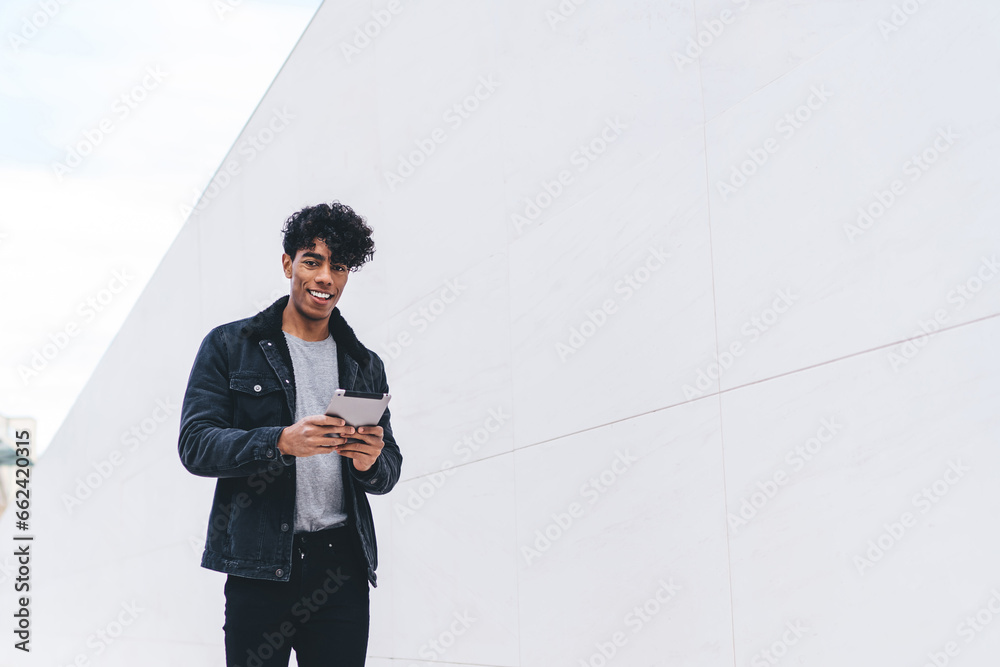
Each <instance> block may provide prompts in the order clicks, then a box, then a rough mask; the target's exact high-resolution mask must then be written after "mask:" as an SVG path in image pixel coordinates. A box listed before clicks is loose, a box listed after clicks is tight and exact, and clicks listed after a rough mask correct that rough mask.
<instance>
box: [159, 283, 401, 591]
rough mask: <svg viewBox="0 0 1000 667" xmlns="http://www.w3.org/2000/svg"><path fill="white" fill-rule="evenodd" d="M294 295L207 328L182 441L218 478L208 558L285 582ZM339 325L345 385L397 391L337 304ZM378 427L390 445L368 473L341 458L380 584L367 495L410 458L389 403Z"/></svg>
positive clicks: (181, 448) (196, 466)
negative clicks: (288, 336) (285, 323)
mask: <svg viewBox="0 0 1000 667" xmlns="http://www.w3.org/2000/svg"><path fill="white" fill-rule="evenodd" d="M287 303H288V296H287V295H286V296H283V297H281V298H280V299H278V300H277V301H275V302H274V303H273V304H271V305H270V306H268V307H267V308H265V309H264V310H262V311H261V312H259V313H257V315H255V316H253V317H250V318H246V319H242V320H237V321H235V322H230V323H228V324H223V325H220V326H217V327H215V328H214V329H212V330H211V331H210V332H209V333H208V335H207V336H205V339H204V340H203V341H202V343H201V347H200V348H199V350H198V354H197V356H196V357H195V360H194V365H193V366H192V368H191V375H190V377H189V378H188V385H187V391H186V392H185V393H184V403H183V406H182V408H181V425H180V436H179V438H178V442H177V449H178V452H179V454H180V458H181V462H182V463H183V464H184V467H185V468H187V470H188V471H189V472H191V473H193V474H195V475H199V476H202V477H217V478H218V482H217V483H216V486H215V498H214V500H213V502H212V510H211V514H210V515H209V521H208V536H207V539H206V542H205V551H204V553H203V554H202V559H201V565H202V567H206V568H208V569H211V570H217V571H219V572H227V573H230V574H234V575H238V576H242V577H252V578H255V579H271V580H276V581H288V578H289V573H290V570H291V563H292V537H293V534H294V526H295V457H294V456H288V455H284V454H281V453H280V452H279V451H278V448H277V443H278V436H279V435H281V430H282V429H283V428H284V427H285V426H290V425H291V424H293V423H294V420H293V416H294V414H295V409H294V408H295V377H294V375H293V373H292V359H291V355H290V354H289V352H288V345H287V343H286V342H285V336H284V334H283V333H282V330H281V316H282V312H283V311H284V309H285V306H286V305H287ZM330 332H331V333H332V334H333V337H334V340H335V341H336V343H337V366H338V374H339V380H340V387H341V388H342V389H353V390H356V391H366V392H372V393H385V392H388V391H389V385H388V382H387V380H386V375H385V368H384V366H383V364H382V360H381V359H380V358H379V356H378V355H377V354H375V353H374V352H372V351H371V350H369V349H368V348H366V347H365V346H364V345H362V344H361V342H360V341H358V339H357V337H356V336H355V335H354V331H353V330H352V329H351V327H350V326H348V324H347V322H346V321H344V318H343V316H342V315H341V313H340V310H339V309H338V308H334V309H333V314H332V315H331V316H330ZM379 426H381V427H382V429H383V438H382V439H383V441H384V442H385V447H384V448H383V449H382V453H381V454H380V455H379V457H378V458H377V459H376V460H375V465H373V466H372V467H371V469H369V470H367V471H364V472H359V471H357V470H355V469H354V466H353V465H352V463H351V460H350V459H347V458H345V459H344V460H343V463H344V465H342V466H341V472H342V474H343V489H344V503H345V511H346V512H347V516H348V522H349V523H350V524H351V526H352V527H353V528H354V529H355V530H356V531H357V534H358V538H359V541H360V545H361V548H362V551H363V552H364V555H365V559H366V561H367V564H368V580H369V581H370V582H371V584H372V586H376V585H377V584H376V576H375V569H376V567H378V549H377V545H376V543H375V525H374V523H373V521H372V514H371V508H370V507H369V505H368V497H367V495H366V494H367V493H374V494H384V493H388V492H389V491H390V490H392V488H393V486H395V485H396V482H397V481H398V480H399V473H400V468H401V466H402V461H403V457H402V455H401V454H400V452H399V447H398V446H397V445H396V441H395V439H394V438H393V435H392V427H391V426H390V425H389V409H388V408H386V410H385V413H384V414H383V415H382V419H381V421H379ZM328 456H339V455H337V454H329V455H328Z"/></svg>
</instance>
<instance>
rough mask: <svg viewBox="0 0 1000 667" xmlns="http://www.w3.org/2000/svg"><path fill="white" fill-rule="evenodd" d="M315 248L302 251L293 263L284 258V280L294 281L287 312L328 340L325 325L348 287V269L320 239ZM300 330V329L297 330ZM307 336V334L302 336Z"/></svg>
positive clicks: (317, 240) (307, 328)
mask: <svg viewBox="0 0 1000 667" xmlns="http://www.w3.org/2000/svg"><path fill="white" fill-rule="evenodd" d="M314 244H315V245H314V246H313V247H312V248H302V249H300V250H298V251H296V253H295V258H294V259H293V258H292V257H290V256H289V255H288V254H287V253H285V254H283V255H282V256H281V263H282V265H283V266H284V268H285V277H286V278H288V279H289V280H291V288H290V291H289V299H288V306H287V307H286V311H292V312H289V313H288V314H289V315H291V316H292V317H293V318H294V319H295V320H297V322H296V324H298V325H299V326H301V327H302V328H303V329H305V330H309V331H312V332H315V333H322V337H323V338H325V337H326V326H327V325H326V322H327V321H328V320H329V318H330V314H331V313H333V308H334V306H336V305H337V302H338V301H339V300H340V295H341V294H342V293H343V291H344V285H346V284H347V276H348V274H349V273H350V271H349V270H348V268H347V266H345V265H344V264H341V263H340V262H338V261H336V259H334V258H332V257H331V253H330V249H329V248H328V247H327V245H326V243H324V242H323V241H321V240H320V239H315V240H314ZM296 328H299V327H296ZM303 333H304V332H303Z"/></svg>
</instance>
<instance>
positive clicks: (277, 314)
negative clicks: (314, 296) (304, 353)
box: [240, 294, 369, 366]
mask: <svg viewBox="0 0 1000 667" xmlns="http://www.w3.org/2000/svg"><path fill="white" fill-rule="evenodd" d="M288 298H289V296H288V295H287V294H286V295H285V296H283V297H281V298H279V299H278V300H277V301H275V302H274V303H272V304H271V305H270V306H268V307H267V308H265V309H264V310H262V311H260V312H259V313H257V314H256V315H254V316H253V317H251V318H250V319H249V320H247V322H246V324H244V325H243V327H242V328H241V329H240V335H242V336H246V337H247V338H251V339H265V340H276V341H277V342H278V344H279V345H280V346H281V347H284V342H285V336H284V334H283V333H282V330H281V316H282V314H283V313H284V311H285V306H287V305H288ZM330 333H331V334H333V339H334V340H335V341H336V342H337V348H338V349H340V350H343V352H344V353H346V354H348V355H350V356H351V357H352V358H353V359H354V360H355V361H357V362H358V364H359V365H361V366H364V365H367V363H368V360H369V354H368V348H366V347H365V346H364V345H362V344H361V341H359V340H358V337H357V336H356V335H355V334H354V330H353V329H352V328H351V326H350V325H349V324H348V323H347V321H346V320H345V319H344V316H343V315H341V313H340V309H339V308H338V307H337V306H334V307H333V313H331V314H330Z"/></svg>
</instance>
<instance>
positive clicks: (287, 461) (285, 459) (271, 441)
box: [264, 426, 295, 466]
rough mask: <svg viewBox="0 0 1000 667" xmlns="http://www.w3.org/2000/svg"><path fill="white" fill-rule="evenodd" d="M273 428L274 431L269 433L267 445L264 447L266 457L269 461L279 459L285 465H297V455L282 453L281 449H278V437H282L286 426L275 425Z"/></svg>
mask: <svg viewBox="0 0 1000 667" xmlns="http://www.w3.org/2000/svg"><path fill="white" fill-rule="evenodd" d="M272 428H273V433H272V434H268V437H267V446H266V448H265V449H264V457H265V458H266V459H267V460H268V461H273V460H275V459H277V460H278V461H281V463H283V464H284V465H285V466H291V465H295V457H294V456H292V455H291V454H282V453H281V450H280V449H278V439H279V438H281V432H282V431H284V430H285V427H284V426H275V427H272Z"/></svg>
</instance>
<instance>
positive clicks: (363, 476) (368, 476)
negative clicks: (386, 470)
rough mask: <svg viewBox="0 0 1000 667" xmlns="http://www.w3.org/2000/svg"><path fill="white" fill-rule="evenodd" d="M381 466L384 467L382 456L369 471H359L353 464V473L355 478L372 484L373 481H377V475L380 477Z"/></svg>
mask: <svg viewBox="0 0 1000 667" xmlns="http://www.w3.org/2000/svg"><path fill="white" fill-rule="evenodd" d="M381 465H382V457H381V456H380V457H378V458H377V459H375V463H373V464H372V467H371V468H369V469H368V470H358V469H357V468H355V467H354V463H353V462H352V463H351V472H352V473H354V476H355V477H356V478H358V479H359V480H361V481H362V482H370V481H372V480H373V479H375V477H376V475H378V470H379V466H381Z"/></svg>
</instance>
